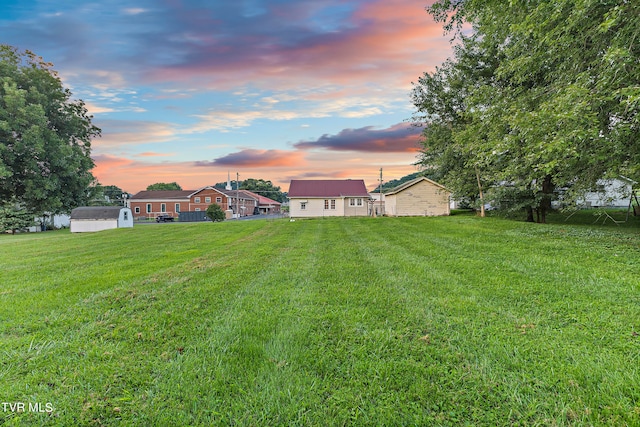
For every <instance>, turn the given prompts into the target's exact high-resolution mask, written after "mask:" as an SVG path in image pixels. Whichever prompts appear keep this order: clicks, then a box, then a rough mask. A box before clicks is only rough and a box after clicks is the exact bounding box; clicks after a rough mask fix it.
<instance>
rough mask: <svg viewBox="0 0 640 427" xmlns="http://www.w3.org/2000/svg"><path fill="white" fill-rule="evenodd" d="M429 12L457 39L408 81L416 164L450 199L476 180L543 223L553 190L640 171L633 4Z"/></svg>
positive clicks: (469, 5) (471, 6) (573, 189)
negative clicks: (466, 26)
mask: <svg viewBox="0 0 640 427" xmlns="http://www.w3.org/2000/svg"><path fill="white" fill-rule="evenodd" d="M428 10H429V11H430V12H431V13H432V15H433V16H434V17H435V18H436V19H437V20H439V21H441V22H443V23H444V24H445V29H448V30H454V29H456V28H457V33H456V36H457V40H458V42H459V43H458V44H457V46H456V47H455V51H454V58H452V59H450V60H448V61H447V62H445V63H444V64H443V65H442V66H440V67H438V68H437V69H436V71H435V72H433V73H426V74H425V75H424V76H423V77H422V78H421V79H420V80H419V81H418V83H417V84H416V85H414V90H413V94H412V96H413V103H414V105H415V106H416V109H417V113H416V119H418V120H420V121H422V122H423V123H424V125H425V130H424V133H423V135H424V149H423V153H422V157H421V159H420V160H421V163H422V164H423V165H424V166H436V167H437V169H438V170H439V171H440V174H441V175H442V177H443V182H444V183H445V184H446V185H447V186H448V187H450V188H452V189H453V190H454V191H455V192H456V193H457V195H467V196H469V195H471V194H473V193H474V192H476V193H477V188H476V189H474V186H475V185H476V183H475V181H476V179H477V178H478V177H481V178H482V181H483V182H484V183H485V184H488V185H490V186H493V187H498V186H500V187H503V188H502V190H501V191H502V192H503V193H504V192H508V191H510V190H513V194H512V195H511V196H509V197H507V199H512V200H514V201H515V203H514V204H513V205H512V207H517V206H521V207H525V209H526V210H527V211H528V212H529V218H530V219H532V211H533V210H536V211H537V212H538V214H539V215H540V221H542V222H544V219H545V215H546V211H547V210H548V208H549V206H550V203H551V199H552V198H553V197H554V190H555V189H556V188H564V189H567V191H566V192H565V193H564V196H563V197H565V200H567V201H570V200H572V199H575V198H576V197H578V196H579V195H580V194H581V192H583V191H585V190H586V189H588V188H589V187H592V186H593V185H594V184H595V182H596V181H597V180H598V179H600V178H603V177H607V176H616V175H625V176H628V177H631V178H633V179H635V180H638V178H640V176H639V173H640V169H639V166H638V165H639V164H640V146H639V144H638V142H637V141H638V140H639V137H640V132H639V131H640V123H639V120H640V118H639V115H638V113H639V111H640V86H638V81H640V67H638V64H639V62H640V47H639V44H638V43H637V39H638V36H639V35H640V34H638V28H640V4H638V2H627V1H619V0H618V1H613V0H610V1H600V0H597V1H596V0H561V1H554V2H551V1H535V2H529V1H524V0H520V1H512V2H508V3H505V2H500V1H494V0H469V1H464V2H460V1H448V0H441V1H438V2H436V3H434V4H433V5H432V6H431V7H430V8H428ZM465 21H466V22H470V23H471V24H472V26H473V33H472V34H471V35H465V34H464V33H463V30H462V27H461V26H460V25H461V24H462V23H463V22H465ZM505 183H507V184H508V185H507V186H505V185H504V184H505Z"/></svg>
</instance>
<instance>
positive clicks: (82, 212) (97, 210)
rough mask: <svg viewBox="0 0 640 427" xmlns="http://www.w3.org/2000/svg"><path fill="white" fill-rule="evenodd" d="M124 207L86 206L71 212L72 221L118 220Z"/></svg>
mask: <svg viewBox="0 0 640 427" xmlns="http://www.w3.org/2000/svg"><path fill="white" fill-rule="evenodd" d="M122 209H128V208H123V207H122V206H84V207H81V208H75V209H73V210H72V211H71V219H118V217H119V216H120V210H122Z"/></svg>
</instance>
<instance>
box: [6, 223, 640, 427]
mask: <svg viewBox="0 0 640 427" xmlns="http://www.w3.org/2000/svg"><path fill="white" fill-rule="evenodd" d="M638 237H639V236H638V228H637V227H631V226H627V227H618V226H616V225H615V224H612V223H609V224H608V225H607V226H606V227H602V226H584V225H571V224H568V223H566V222H564V221H558V223H557V224H551V225H539V224H526V223H522V222H515V221H507V220H502V219H498V218H485V219H480V218H476V217H473V216H468V215H456V216H452V217H447V218H377V219H373V218H359V219H355V218H354V219H329V220H304V221H296V222H289V221H286V220H279V221H269V222H267V221H247V222H228V223H227V222H225V223H218V224H211V223H204V224H162V225H145V226H138V227H134V228H133V229H121V230H111V231H104V232H100V233H95V234H81V235H72V234H70V233H69V232H68V231H60V232H47V233H42V234H40V233H38V234H31V235H16V236H9V235H7V236H0V265H1V266H2V270H1V271H0V275H1V278H2V280H1V283H0V401H1V402H7V403H9V402H24V403H25V404H26V405H27V409H28V404H29V403H31V404H34V403H36V402H37V403H41V404H42V405H43V407H44V405H45V404H46V403H50V404H51V405H53V407H54V410H53V412H51V413H46V412H45V413H38V412H30V411H28V410H27V411H25V412H12V411H10V410H9V407H7V411H2V409H3V408H2V406H0V425H2V426H5V425H6V426H14V425H15V426H22V425H87V426H89V425H96V426H99V425H140V426H150V425H159V426H162V425H167V426H170V425H203V426H204V425H443V426H445V425H450V426H458V425H479V426H485V425H486V426H494V425H520V426H531V425H543V426H549V425H558V426H574V425H575V426H577V425H611V426H619V425H630V426H634V425H640V360H639V359H640V337H639V336H638V334H639V333H640V289H639V288H640V286H639V284H640V269H639V266H640V244H639V243H640V242H639V240H638Z"/></svg>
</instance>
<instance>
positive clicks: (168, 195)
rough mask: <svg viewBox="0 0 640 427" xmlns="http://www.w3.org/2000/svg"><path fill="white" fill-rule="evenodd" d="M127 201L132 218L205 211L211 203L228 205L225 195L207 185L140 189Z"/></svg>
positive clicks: (225, 207) (226, 206) (225, 208)
mask: <svg viewBox="0 0 640 427" xmlns="http://www.w3.org/2000/svg"><path fill="white" fill-rule="evenodd" d="M128 202H129V207H130V208H131V211H132V212H133V216H134V218H149V219H154V218H156V217H157V216H158V215H161V214H169V215H171V216H173V217H176V218H177V217H178V215H180V212H198V211H206V210H207V208H208V207H209V205H210V204H212V203H217V204H218V205H220V207H221V208H222V210H227V209H228V206H229V201H228V197H227V195H226V194H224V193H223V192H221V191H219V190H217V189H215V188H213V187H209V186H207V187H203V188H200V189H199V190H162V191H140V192H139V193H137V194H135V195H133V196H132V197H131V198H130V199H129V201H128Z"/></svg>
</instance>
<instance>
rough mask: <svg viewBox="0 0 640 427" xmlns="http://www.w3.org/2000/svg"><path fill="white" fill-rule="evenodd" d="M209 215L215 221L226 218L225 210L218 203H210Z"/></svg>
mask: <svg viewBox="0 0 640 427" xmlns="http://www.w3.org/2000/svg"><path fill="white" fill-rule="evenodd" d="M207 217H208V218H209V219H210V220H211V221H213V222H216V221H224V220H225V214H224V211H223V210H222V208H221V207H220V205H218V204H216V203H212V204H210V205H209V207H208V208H207Z"/></svg>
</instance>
